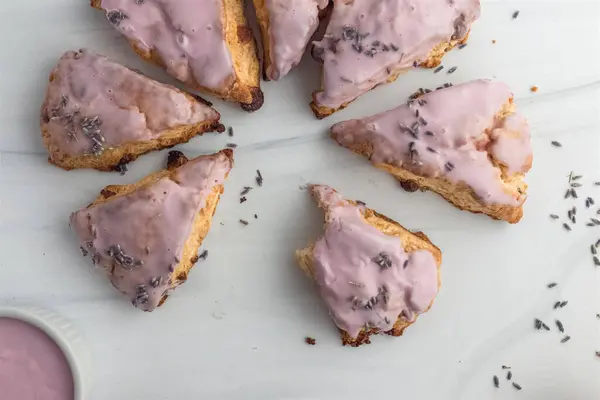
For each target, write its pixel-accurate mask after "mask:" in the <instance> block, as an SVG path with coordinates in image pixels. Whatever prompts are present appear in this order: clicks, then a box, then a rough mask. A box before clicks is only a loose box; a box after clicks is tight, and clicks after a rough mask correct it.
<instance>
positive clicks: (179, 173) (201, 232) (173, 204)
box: [70, 149, 233, 311]
mask: <svg viewBox="0 0 600 400" xmlns="http://www.w3.org/2000/svg"><path fill="white" fill-rule="evenodd" d="M232 165H233V153H232V151H231V150H229V149H227V150H223V151H221V152H219V153H216V154H213V155H208V156H202V157H198V158H196V159H193V160H190V161H188V160H187V158H185V156H184V155H183V154H182V153H180V152H171V153H170V154H169V159H168V169H166V170H163V171H161V172H159V173H157V174H154V175H150V176H149V177H147V178H145V179H144V180H142V181H141V182H139V183H138V184H135V185H127V186H108V187H106V188H105V189H103V190H102V192H101V196H100V197H99V198H98V199H97V200H96V201H95V202H94V203H93V204H91V205H90V206H88V207H87V208H85V209H82V210H80V211H77V212H75V213H74V214H73V215H72V216H71V220H70V222H71V227H72V228H73V229H74V231H75V232H76V234H77V236H78V237H79V240H80V243H81V251H82V252H83V255H84V256H87V255H89V256H90V257H91V259H92V262H93V264H94V265H96V266H99V267H101V268H103V269H104V271H105V272H106V274H107V276H108V278H109V279H110V281H111V283H112V284H113V285H114V287H115V288H116V289H117V290H119V291H120V292H121V293H123V294H124V295H125V296H127V297H128V298H129V299H130V301H131V303H132V304H133V305H134V306H135V307H137V308H140V309H142V310H144V311H152V310H154V309H155V308H156V307H158V306H159V305H161V304H162V303H163V302H164V301H165V299H166V297H167V296H168V294H169V293H170V292H171V291H172V290H173V289H174V288H176V287H177V286H179V285H180V284H182V283H183V282H185V281H186V280H187V275H188V273H189V270H190V269H191V267H192V266H193V264H194V263H195V262H196V261H198V254H197V251H198V248H199V246H200V244H201V243H202V240H203V239H204V237H205V236H206V234H207V232H208V229H209V227H210V220H211V218H212V215H213V213H214V210H215V208H216V205H217V203H218V201H219V197H220V194H221V193H222V190H223V182H224V180H225V178H226V177H227V175H228V173H229V171H230V169H231V168H232Z"/></svg>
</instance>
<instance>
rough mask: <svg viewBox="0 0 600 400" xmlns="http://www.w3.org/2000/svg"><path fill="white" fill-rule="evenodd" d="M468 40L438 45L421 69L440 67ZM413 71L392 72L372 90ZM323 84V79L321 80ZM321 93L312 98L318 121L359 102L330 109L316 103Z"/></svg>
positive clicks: (421, 65) (451, 41)
mask: <svg viewBox="0 0 600 400" xmlns="http://www.w3.org/2000/svg"><path fill="white" fill-rule="evenodd" d="M468 39H469V34H467V35H466V36H465V37H464V38H463V39H460V40H450V41H449V42H443V43H440V44H438V45H437V46H435V47H434V48H433V49H432V50H431V51H430V52H429V54H428V56H427V59H426V60H425V61H423V62H422V63H420V64H419V67H424V68H436V67H437V66H439V65H440V64H441V63H442V58H444V55H446V53H447V52H449V51H450V50H452V49H453V48H454V47H456V46H459V45H461V44H464V43H467V40H468ZM411 69H412V67H410V68H398V69H395V70H392V71H391V72H390V75H389V77H388V78H387V80H386V81H385V82H382V83H380V84H378V85H376V86H375V87H373V88H372V89H371V90H373V89H375V88H377V86H381V85H383V84H385V83H392V82H394V81H395V80H396V79H398V77H399V76H400V75H402V74H404V73H406V72H408V71H410V70H411ZM321 84H322V78H321ZM321 91H323V87H322V86H321V89H320V90H318V91H316V92H314V93H313V96H312V97H313V100H312V101H311V103H310V108H311V109H312V110H313V113H314V114H315V116H316V117H317V118H318V119H323V118H325V117H328V116H330V115H331V114H333V113H335V112H336V111H339V110H343V109H344V108H346V107H348V105H350V103H352V102H353V101H355V100H357V99H354V100H352V101H349V102H346V103H344V104H342V105H341V106H340V107H338V108H329V107H326V106H320V105H319V104H317V102H316V96H317V93H319V92H321Z"/></svg>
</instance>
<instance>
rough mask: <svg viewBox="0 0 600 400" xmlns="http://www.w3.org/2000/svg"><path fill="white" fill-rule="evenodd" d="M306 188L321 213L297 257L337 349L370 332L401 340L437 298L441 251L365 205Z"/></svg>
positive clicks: (325, 190)
mask: <svg viewBox="0 0 600 400" xmlns="http://www.w3.org/2000/svg"><path fill="white" fill-rule="evenodd" d="M310 189H311V192H312V195H313V197H314V198H315V200H316V201H317V203H318V205H319V207H321V208H322V209H323V211H324V212H325V233H324V234H323V236H322V237H321V238H320V239H319V240H317V241H316V243H314V244H312V245H310V246H309V247H307V248H306V249H303V250H298V251H297V252H296V257H297V259H298V262H299V264H300V267H301V268H302V269H303V270H304V272H306V274H308V276H310V277H311V278H313V279H314V280H315V281H316V283H317V287H318V290H319V293H320V295H321V297H322V298H323V300H324V301H325V304H326V305H327V307H328V308H329V314H330V315H331V318H332V319H333V321H334V322H335V323H336V325H337V326H338V328H339V329H340V331H341V334H342V343H343V344H344V345H350V346H354V347H356V346H360V345H361V344H365V343H370V339H369V337H370V336H371V335H373V334H377V333H381V332H384V333H386V334H388V335H392V336H400V335H402V332H403V331H404V329H406V328H407V327H408V326H410V325H411V324H413V323H414V322H415V320H416V319H417V316H418V315H419V314H422V313H424V312H426V311H427V310H429V308H430V307H431V305H432V303H433V300H434V298H435V296H436V295H437V292H438V289H439V287H440V265H441V263H442V253H441V251H440V250H439V249H438V248H437V247H435V246H434V245H433V244H432V243H431V242H430V241H429V239H428V238H427V236H425V235H424V234H423V233H421V232H415V233H413V232H410V231H408V230H407V229H405V228H404V227H403V226H402V225H400V224H399V223H397V222H395V221H392V220H391V219H389V218H387V217H386V216H384V215H381V214H378V213H377V212H375V211H373V210H371V209H369V208H367V207H366V206H365V205H364V203H361V202H355V201H349V200H345V199H344V198H342V196H341V195H340V194H339V193H337V192H336V191H335V190H333V189H332V188H330V187H328V186H322V185H313V186H311V188H310Z"/></svg>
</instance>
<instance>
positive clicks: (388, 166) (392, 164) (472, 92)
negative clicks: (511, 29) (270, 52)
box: [331, 80, 533, 223]
mask: <svg viewBox="0 0 600 400" xmlns="http://www.w3.org/2000/svg"><path fill="white" fill-rule="evenodd" d="M424 92H425V93H424V94H422V95H421V96H420V97H418V98H412V99H411V100H409V101H408V103H407V104H404V105H401V106H399V107H397V108H395V109H393V110H390V111H386V112H383V113H381V114H377V115H374V116H372V117H368V118H364V119H359V120H352V121H346V122H340V123H338V124H335V125H334V126H333V127H332V128H331V134H332V137H333V139H335V140H336V141H337V142H338V143H339V144H340V145H341V146H344V147H346V148H348V149H350V150H352V151H353V152H355V153H358V154H362V155H363V156H365V157H368V158H369V159H370V160H371V162H372V163H373V164H374V165H375V166H376V167H378V168H381V169H383V170H385V171H387V172H389V173H391V174H392V175H393V176H395V177H396V178H397V179H398V180H399V181H400V182H401V183H402V187H403V188H405V189H406V190H409V191H415V190H417V189H421V190H431V191H434V192H436V193H438V194H440V195H442V196H443V197H444V198H445V199H446V200H448V201H450V202H451V203H452V204H454V205H455V206H456V207H458V208H460V209H462V210H466V211H471V212H474V213H484V214H487V215H489V216H490V217H492V218H495V219H499V220H504V221H507V222H510V223H517V222H519V220H520V219H521V217H522V216H523V203H524V202H525V200H526V199H527V193H526V191H527V184H526V183H525V182H524V180H523V179H524V175H525V173H527V172H528V171H529V169H530V168H531V163H532V160H533V153H532V148H531V143H530V136H529V126H528V124H527V121H526V120H525V118H524V117H523V116H522V115H521V114H519V113H518V112H516V107H515V104H514V103H513V95H512V93H511V91H510V89H509V88H508V86H507V85H506V84H504V83H501V82H497V81H490V80H476V81H471V82H467V83H464V84H461V85H456V86H447V87H443V88H438V89H437V90H436V91H434V92H431V91H429V90H426V91H424Z"/></svg>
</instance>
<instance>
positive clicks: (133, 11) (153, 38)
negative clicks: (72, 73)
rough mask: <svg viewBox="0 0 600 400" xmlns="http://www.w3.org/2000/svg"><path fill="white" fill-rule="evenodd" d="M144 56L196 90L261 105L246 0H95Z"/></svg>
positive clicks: (256, 106)
mask: <svg viewBox="0 0 600 400" xmlns="http://www.w3.org/2000/svg"><path fill="white" fill-rule="evenodd" d="M91 4H92V7H95V8H98V9H101V10H103V11H104V12H105V14H106V18H107V19H108V21H109V22H110V24H112V25H113V26H114V27H115V29H117V30H118V31H119V32H121V33H122V34H123V35H125V37H127V39H128V40H129V41H130V43H131V45H132V46H133V49H134V50H135V51H136V52H137V53H138V54H139V55H140V56H141V57H142V58H144V59H145V60H148V61H152V62H154V63H155V64H158V65H160V66H162V67H163V68H165V69H166V70H167V72H168V73H169V74H171V75H173V76H174V77H175V78H177V79H179V80H180V81H182V82H184V83H185V84H186V85H187V86H188V87H190V88H192V89H197V90H202V91H205V92H208V93H211V94H213V95H215V96H218V97H220V98H222V99H225V100H228V101H233V102H237V103H240V105H241V106H242V108H243V109H244V110H246V111H256V110H258V109H259V108H260V107H261V106H262V104H263V93H262V91H261V90H260V66H259V64H258V58H257V56H256V43H255V41H254V35H253V33H252V29H250V27H249V26H248V23H247V21H246V17H245V16H244V4H243V0H91Z"/></svg>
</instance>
